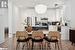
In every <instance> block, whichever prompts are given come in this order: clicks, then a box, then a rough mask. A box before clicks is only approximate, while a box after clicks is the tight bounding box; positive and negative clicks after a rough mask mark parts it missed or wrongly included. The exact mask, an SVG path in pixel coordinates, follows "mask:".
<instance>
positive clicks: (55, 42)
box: [55, 42, 57, 50]
mask: <svg viewBox="0 0 75 50" xmlns="http://www.w3.org/2000/svg"><path fill="white" fill-rule="evenodd" d="M55 50H57V43H56V42H55Z"/></svg>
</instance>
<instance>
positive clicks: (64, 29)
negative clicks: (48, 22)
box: [60, 26, 69, 40]
mask: <svg viewBox="0 0 75 50" xmlns="http://www.w3.org/2000/svg"><path fill="white" fill-rule="evenodd" d="M60 33H61V39H62V40H69V27H68V26H61V32H60Z"/></svg>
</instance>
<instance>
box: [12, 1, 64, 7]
mask: <svg viewBox="0 0 75 50" xmlns="http://www.w3.org/2000/svg"><path fill="white" fill-rule="evenodd" d="M62 1H63V0H13V3H14V4H15V5H17V6H18V7H22V8H25V7H35V5H38V4H44V5H47V7H53V6H54V4H55V3H58V4H62V3H63V2H62Z"/></svg>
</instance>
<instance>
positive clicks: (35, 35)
mask: <svg viewBox="0 0 75 50" xmlns="http://www.w3.org/2000/svg"><path fill="white" fill-rule="evenodd" d="M36 37H40V38H44V34H43V32H42V31H33V32H32V38H36Z"/></svg>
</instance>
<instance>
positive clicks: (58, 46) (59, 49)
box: [57, 42, 60, 50]
mask: <svg viewBox="0 0 75 50" xmlns="http://www.w3.org/2000/svg"><path fill="white" fill-rule="evenodd" d="M57 46H58V50H60V48H59V43H58V42H57Z"/></svg>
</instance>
